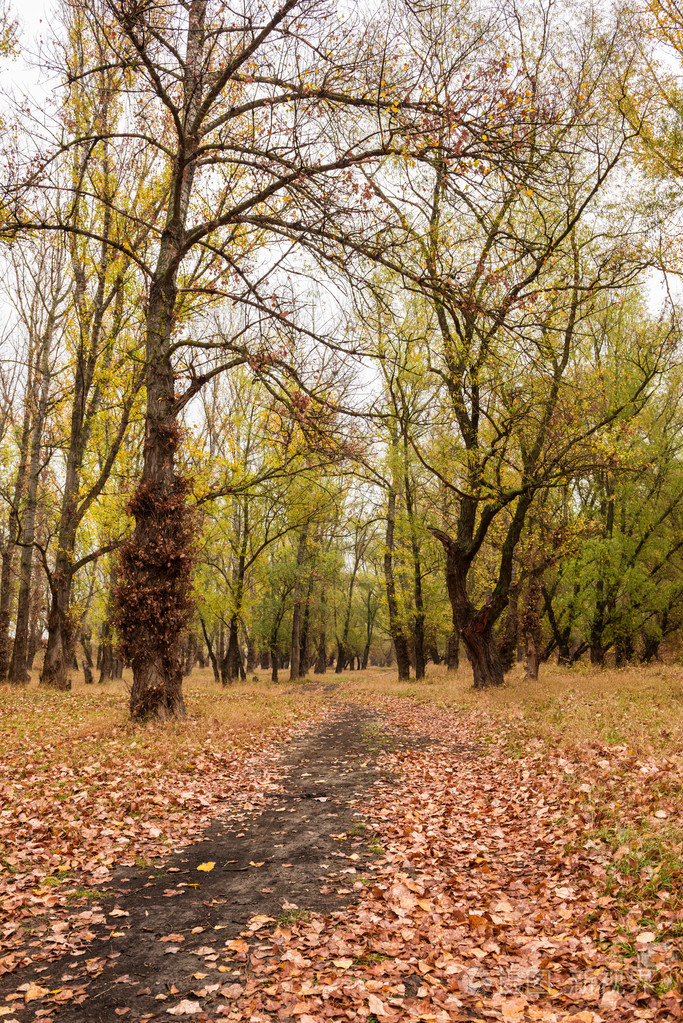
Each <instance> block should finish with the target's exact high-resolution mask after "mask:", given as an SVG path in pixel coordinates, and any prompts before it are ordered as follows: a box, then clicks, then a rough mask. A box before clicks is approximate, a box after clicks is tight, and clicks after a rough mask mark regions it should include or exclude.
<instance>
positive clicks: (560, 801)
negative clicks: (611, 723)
mask: <svg viewBox="0 0 683 1023" xmlns="http://www.w3.org/2000/svg"><path fill="white" fill-rule="evenodd" d="M374 702H375V704H379V705H380V706H381V710H382V713H383V715H384V718H385V721H386V722H387V730H393V731H394V732H395V733H396V734H399V733H401V732H403V733H408V734H414V735H423V736H435V735H436V736H438V737H439V741H438V744H437V745H432V746H427V745H424V744H423V746H422V747H421V746H420V744H410V743H408V744H400V743H399V744H397V746H396V747H395V748H394V749H391V750H390V751H388V752H385V753H384V754H382V756H381V761H380V762H381V766H382V767H383V768H384V769H385V770H386V771H387V772H390V773H391V778H390V779H389V780H386V779H385V780H383V781H382V780H379V781H377V783H376V784H375V786H374V787H373V788H372V790H371V791H370V792H369V793H368V794H367V796H366V798H365V800H364V803H363V811H364V813H365V822H366V826H368V827H367V830H368V835H369V836H370V837H371V840H372V844H373V847H374V848H375V850H376V859H375V863H374V869H373V870H372V873H371V874H368V872H367V870H364V868H363V866H362V865H361V864H358V867H356V866H350V867H348V868H343V870H341V871H339V872H337V874H336V877H330V878H329V879H327V880H325V879H324V878H323V879H321V880H323V882H324V884H323V888H322V889H321V890H322V891H327V892H328V893H329V894H330V895H335V896H337V897H338V896H339V894H340V893H344V892H349V893H352V894H353V896H354V897H355V899H356V904H355V906H354V907H353V908H352V909H349V908H344V909H340V910H336V911H332V912H330V913H327V914H323V913H320V912H318V913H315V912H310V913H305V914H302V915H301V916H296V915H293V914H294V910H293V909H292V908H291V907H296V908H297V909H298V905H299V903H300V902H301V899H300V898H299V897H297V898H298V901H297V903H288V906H289V907H290V909H289V911H288V913H287V914H286V915H285V916H283V917H282V918H281V920H280V921H279V922H278V921H275V920H273V919H272V917H268V916H267V915H264V914H256V915H255V916H254V917H253V918H251V920H249V921H247V923H246V925H245V926H244V929H243V930H242V933H241V936H240V937H239V938H229V939H227V940H225V942H224V943H223V944H221V943H220V942H217V943H215V945H209V944H207V945H205V946H203V947H202V948H201V949H198V950H196V951H197V954H200V955H204V956H205V957H206V961H205V966H204V971H214V970H218V971H221V972H222V971H225V972H230V968H231V966H232V967H234V969H233V970H232V972H233V974H234V973H237V974H238V975H239V982H237V981H236V980H234V981H231V982H229V983H224V984H220V985H218V986H216V985H214V984H208V983H207V985H206V987H204V988H197V989H196V990H192V991H188V992H185V993H184V994H182V993H181V992H178V991H176V997H180V1001H178V1002H177V1003H176V1004H175V1005H171V1006H170V1007H169V1008H166V1007H165V1006H164V1007H161V1006H160V1009H163V1012H168V1013H169V1014H170V1015H172V1016H174V1017H182V1016H183V1015H188V1016H189V1015H202V1014H203V1016H202V1018H203V1019H207V1020H208V1019H211V1020H214V1019H215V1020H223V1019H232V1020H235V1021H244V1020H249V1023H266V1021H270V1020H273V1019H277V1020H283V1021H286V1020H298V1021H299V1023H322V1021H327V1020H335V1021H339V1023H341V1021H343V1020H368V1021H369V1023H375V1021H385V1020H386V1021H391V1020H424V1021H429V1023H431V1021H436V1023H449V1021H451V1020H453V1021H456V1023H457V1021H459V1020H462V1021H464V1020H468V1021H472V1020H479V1021H488V1020H500V1021H515V1020H516V1021H522V1023H524V1021H541V1023H543V1021H545V1023H601V1021H610V1023H611V1021H617V1020H630V1019H634V1020H637V1019H645V1020H676V1019H679V1018H681V990H680V988H681V934H682V932H683V926H682V925H683V912H682V911H681V907H680V905H679V901H678V899H677V893H676V890H675V887H674V889H673V890H672V889H671V888H666V887H662V886H661V885H660V886H659V887H658V886H657V885H656V884H652V885H650V888H649V889H647V890H646V889H645V888H643V887H642V886H641V889H639V891H640V893H641V895H642V898H640V901H638V902H634V901H633V899H632V898H631V899H630V900H629V899H626V900H625V899H624V891H625V887H626V886H627V883H628V877H627V876H626V874H624V875H622V874H620V871H619V866H620V864H621V863H622V862H623V861H624V860H625V859H627V858H628V856H629V854H630V852H629V850H628V849H627V850H624V849H619V850H616V852H615V850H614V849H612V848H611V847H610V845H609V843H608V842H607V841H605V840H602V839H601V837H600V830H599V829H600V827H601V825H602V824H604V819H605V816H606V815H608V814H609V812H610V808H612V810H614V806H615V804H621V805H619V806H618V808H617V810H616V813H617V814H618V817H619V821H620V824H622V825H624V824H628V823H629V822H631V823H633V824H636V823H638V822H642V821H643V820H644V819H647V820H649V821H652V822H655V824H654V826H655V827H656V826H660V825H659V822H661V826H664V822H665V820H667V819H668V818H669V817H673V818H674V819H676V818H680V811H681V806H680V795H679V794H678V793H679V789H677V788H676V785H675V784H674V781H675V777H676V772H677V770H678V765H677V763H676V762H675V761H674V760H673V759H666V758H663V759H662V760H661V761H657V760H656V758H649V759H648V761H647V762H645V763H643V762H640V761H637V760H636V759H635V758H634V756H633V754H632V753H631V751H629V750H627V749H625V748H623V747H612V748H609V747H603V748H602V749H601V750H600V751H598V752H596V751H595V750H594V749H593V750H587V749H585V748H584V749H579V748H578V747H577V748H576V749H567V748H566V747H565V748H560V747H558V748H552V747H549V746H548V744H547V743H544V742H541V741H540V740H534V739H533V738H531V739H529V740H528V744H527V745H528V748H527V749H526V750H525V752H524V753H523V755H519V752H516V753H515V754H514V756H512V755H510V753H509V751H508V749H507V738H509V736H506V734H505V733H504V732H503V731H502V730H500V729H499V730H496V727H495V725H496V722H495V721H493V720H492V719H491V717H490V716H488V715H487V714H486V713H485V712H483V711H482V712H477V711H473V712H468V713H457V714H455V713H453V712H452V711H446V710H440V709H438V708H436V707H433V706H428V705H424V704H419V703H417V702H415V701H412V700H406V699H397V698H393V699H392V698H385V699H381V700H380V699H379V698H377V699H375V701H374ZM653 779H655V780H656V782H657V785H656V788H653V786H652V784H651V782H652V780H653ZM653 793H654V794H653ZM662 793H664V794H665V796H664V799H665V803H666V805H661V804H662ZM617 796H619V797H621V798H619V799H617V798H616V797H617ZM278 809H279V808H278ZM657 810H663V811H664V812H665V813H666V814H667V818H662V817H661V816H657ZM332 826H334V825H332ZM333 837H334V838H335V840H336V839H342V838H346V837H348V836H347V835H345V834H335V835H334V836H333ZM380 848H381V850H382V851H379V850H380ZM343 858H345V859H346V860H347V862H349V863H351V864H353V863H355V862H357V861H355V860H352V859H351V858H350V856H348V855H346V854H343ZM209 862H210V861H209ZM282 866H283V867H284V866H285V864H282ZM643 869H644V873H645V874H646V875H647V872H648V870H650V871H651V870H652V868H650V867H647V866H646V867H644V868H643ZM645 880H647V877H645ZM649 880H652V878H649ZM631 894H632V893H631ZM678 894H680V888H679V890H678ZM176 937H177V935H175V934H169V935H167V936H166V940H169V941H170V940H172V939H174V938H176ZM161 940H164V939H163V938H162V939H161ZM178 947H180V946H178ZM217 952H220V954H221V956H222V957H223V959H222V962H221V963H220V964H218V963H217V959H218V955H216V953H217ZM226 957H227V958H226ZM204 971H202V974H195V976H196V977H197V979H200V980H203V977H204V976H209V977H210V976H212V975H213V976H215V975H216V974H215V973H212V972H207V973H204ZM26 990H27V991H29V990H30V987H27V988H26ZM17 994H19V992H17ZM172 994H173V991H172V990H171V992H170V995H171V996H172ZM187 995H190V996H191V997H187ZM156 997H157V999H159V998H162V999H166V998H167V996H166V995H157V996H156ZM77 999H78V995H76V999H75V1000H77ZM47 1011H48V1010H45V1009H44V1010H41V1012H42V1014H43V1019H47V1015H46V1013H47ZM117 1012H118V1010H117ZM163 1012H162V1015H157V1016H155V1018H159V1019H161V1018H163ZM373 1017H374V1020H373ZM79 1018H80V1017H79ZM83 1018H85V1017H83Z"/></svg>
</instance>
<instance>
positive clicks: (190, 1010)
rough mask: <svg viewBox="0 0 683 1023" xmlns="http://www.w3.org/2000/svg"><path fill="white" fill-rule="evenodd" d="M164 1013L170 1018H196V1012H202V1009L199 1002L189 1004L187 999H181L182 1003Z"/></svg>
mask: <svg viewBox="0 0 683 1023" xmlns="http://www.w3.org/2000/svg"><path fill="white" fill-rule="evenodd" d="M165 1011H166V1012H168V1013H169V1014H170V1015H171V1016H196V1015H197V1013H198V1012H201V1011H202V1007H201V1005H200V1004H199V1002H191V1001H190V999H189V998H183V1000H182V1002H179V1003H178V1004H177V1005H175V1006H174V1007H173V1008H172V1009H166V1010H165Z"/></svg>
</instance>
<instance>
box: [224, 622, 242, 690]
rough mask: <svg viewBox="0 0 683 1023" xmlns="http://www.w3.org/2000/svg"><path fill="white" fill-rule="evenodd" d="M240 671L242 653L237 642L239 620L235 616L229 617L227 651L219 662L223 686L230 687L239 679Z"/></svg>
mask: <svg viewBox="0 0 683 1023" xmlns="http://www.w3.org/2000/svg"><path fill="white" fill-rule="evenodd" d="M241 669H242V653H241V651H240V641H239V618H238V616H237V614H232V615H231V617H230V629H229V631H228V649H227V651H226V653H225V657H224V658H223V661H222V662H221V681H222V682H223V685H224V686H227V685H230V684H231V683H233V682H235V681H237V679H238V678H239V677H240V674H241Z"/></svg>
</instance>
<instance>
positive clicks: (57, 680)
mask: <svg viewBox="0 0 683 1023" xmlns="http://www.w3.org/2000/svg"><path fill="white" fill-rule="evenodd" d="M71 564H72V562H71V561H70V560H69V559H68V557H67V555H66V552H65V551H64V549H63V548H62V547H61V546H60V548H59V550H58V552H57V558H56V562H55V567H54V569H53V571H52V577H51V579H50V593H51V600H50V613H49V616H48V622H47V646H46V648H45V657H44V659H43V670H42V672H41V674H40V684H41V685H43V686H49V687H50V688H51V689H62V690H66V689H71V679H70V677H69V672H70V670H71V660H72V659H71V650H72V635H71V633H72V625H71V622H70V620H69V611H70V605H71V587H72V581H73V576H72V571H71ZM100 681H102V680H101V679H100Z"/></svg>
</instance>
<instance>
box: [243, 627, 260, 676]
mask: <svg viewBox="0 0 683 1023" xmlns="http://www.w3.org/2000/svg"><path fill="white" fill-rule="evenodd" d="M256 657H257V655H256V643H255V642H254V640H253V639H251V638H250V637H249V636H247V667H246V672H247V675H253V674H254V672H255V671H256Z"/></svg>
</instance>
